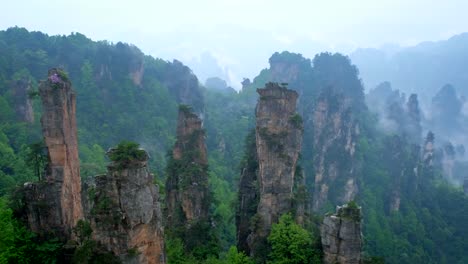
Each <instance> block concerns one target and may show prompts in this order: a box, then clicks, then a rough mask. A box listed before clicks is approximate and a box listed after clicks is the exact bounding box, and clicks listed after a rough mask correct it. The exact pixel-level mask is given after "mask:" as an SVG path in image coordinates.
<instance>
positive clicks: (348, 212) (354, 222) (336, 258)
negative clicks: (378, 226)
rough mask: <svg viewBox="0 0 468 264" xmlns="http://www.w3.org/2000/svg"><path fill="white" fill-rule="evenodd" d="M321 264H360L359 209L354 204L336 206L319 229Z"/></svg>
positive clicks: (360, 235)
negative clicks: (321, 251)
mask: <svg viewBox="0 0 468 264" xmlns="http://www.w3.org/2000/svg"><path fill="white" fill-rule="evenodd" d="M320 234H321V240H322V248H323V254H324V255H323V263H325V264H360V263H361V249H362V234H361V208H360V207H357V206H356V205H355V204H354V203H348V204H346V205H343V206H341V207H340V206H337V209H336V213H335V214H333V215H327V216H325V218H324V219H323V224H322V226H321V228H320Z"/></svg>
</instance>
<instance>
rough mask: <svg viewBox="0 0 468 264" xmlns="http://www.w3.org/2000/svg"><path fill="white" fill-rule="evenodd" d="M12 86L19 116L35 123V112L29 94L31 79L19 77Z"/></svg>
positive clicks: (23, 119)
mask: <svg viewBox="0 0 468 264" xmlns="http://www.w3.org/2000/svg"><path fill="white" fill-rule="evenodd" d="M12 87H13V89H12V92H13V93H12V95H13V100H14V105H15V112H16V116H17V118H18V119H19V120H21V121H24V122H27V123H33V122H34V113H33V108H32V104H31V100H30V99H29V94H28V93H29V91H30V90H31V81H30V80H28V79H19V80H17V81H14V82H13V84H12Z"/></svg>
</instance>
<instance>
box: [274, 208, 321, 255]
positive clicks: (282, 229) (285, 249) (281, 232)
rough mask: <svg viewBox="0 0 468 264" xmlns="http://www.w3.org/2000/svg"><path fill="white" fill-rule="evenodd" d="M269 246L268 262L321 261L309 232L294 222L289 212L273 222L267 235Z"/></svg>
mask: <svg viewBox="0 0 468 264" xmlns="http://www.w3.org/2000/svg"><path fill="white" fill-rule="evenodd" d="M268 243H269V244H270V246H271V252H270V255H269V257H270V260H269V261H268V263H270V264H309V263H310V264H312V263H321V261H320V255H319V254H318V251H317V250H316V249H315V248H314V245H313V239H312V236H311V234H310V233H308V232H307V231H306V230H305V229H304V228H302V227H301V226H299V225H298V224H296V223H295V222H294V219H293V217H292V216H291V214H284V215H282V216H281V217H280V220H279V222H278V223H277V224H273V226H272V228H271V233H270V235H269V236H268Z"/></svg>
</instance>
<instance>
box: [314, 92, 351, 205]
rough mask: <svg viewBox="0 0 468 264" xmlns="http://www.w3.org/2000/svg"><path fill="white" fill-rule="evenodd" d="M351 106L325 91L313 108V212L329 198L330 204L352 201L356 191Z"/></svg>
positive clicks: (335, 94) (347, 101) (340, 97)
mask: <svg viewBox="0 0 468 264" xmlns="http://www.w3.org/2000/svg"><path fill="white" fill-rule="evenodd" d="M351 107H352V102H351V99H350V98H348V97H344V96H343V95H342V94H340V93H335V92H334V91H333V90H332V89H327V90H325V91H324V92H322V94H321V96H320V97H319V98H318V101H317V105H316V107H315V109H314V113H313V116H312V123H313V132H312V133H313V149H314V151H315V155H314V167H315V190H314V199H313V210H314V211H319V210H320V209H321V208H322V207H323V206H324V205H325V204H326V203H327V201H328V200H330V199H334V200H333V201H332V203H333V204H335V203H338V204H340V203H344V202H348V201H350V200H353V199H354V197H355V196H356V194H357V192H358V185H357V181H356V162H354V156H355V150H356V141H357V137H358V135H359V125H358V123H357V121H356V120H355V119H354V118H353V117H352V110H351Z"/></svg>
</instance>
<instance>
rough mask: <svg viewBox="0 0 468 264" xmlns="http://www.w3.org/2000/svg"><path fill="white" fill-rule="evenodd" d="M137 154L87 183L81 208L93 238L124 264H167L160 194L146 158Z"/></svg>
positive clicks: (115, 162) (110, 152)
mask: <svg viewBox="0 0 468 264" xmlns="http://www.w3.org/2000/svg"><path fill="white" fill-rule="evenodd" d="M116 151H119V149H118V148H117V149H111V150H110V151H109V152H108V154H109V155H110V156H111V155H112V154H113V153H116ZM138 153H140V154H141V155H140V154H139V155H138V157H136V158H133V159H131V160H126V161H124V162H122V161H114V162H112V163H110V165H109V166H108V172H107V174H105V175H98V176H96V177H95V178H94V180H93V181H88V182H86V184H85V185H84V186H85V187H84V188H83V197H84V198H83V204H84V206H83V207H84V208H86V209H87V211H86V215H87V217H88V218H89V219H90V222H91V225H92V227H93V230H94V232H93V236H94V237H93V238H94V239H95V240H96V241H97V242H98V243H99V244H100V245H101V246H103V247H105V248H106V250H108V251H110V252H113V253H114V254H115V255H116V256H118V257H119V258H120V259H121V260H122V262H123V263H166V257H165V250H164V232H163V226H162V213H161V206H160V203H159V199H160V196H159V191H158V188H157V186H156V185H154V184H153V180H154V179H153V175H152V174H151V173H150V172H149V170H148V164H147V161H148V155H147V154H146V152H145V151H144V150H138ZM111 159H112V158H111ZM85 196H86V198H85Z"/></svg>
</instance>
